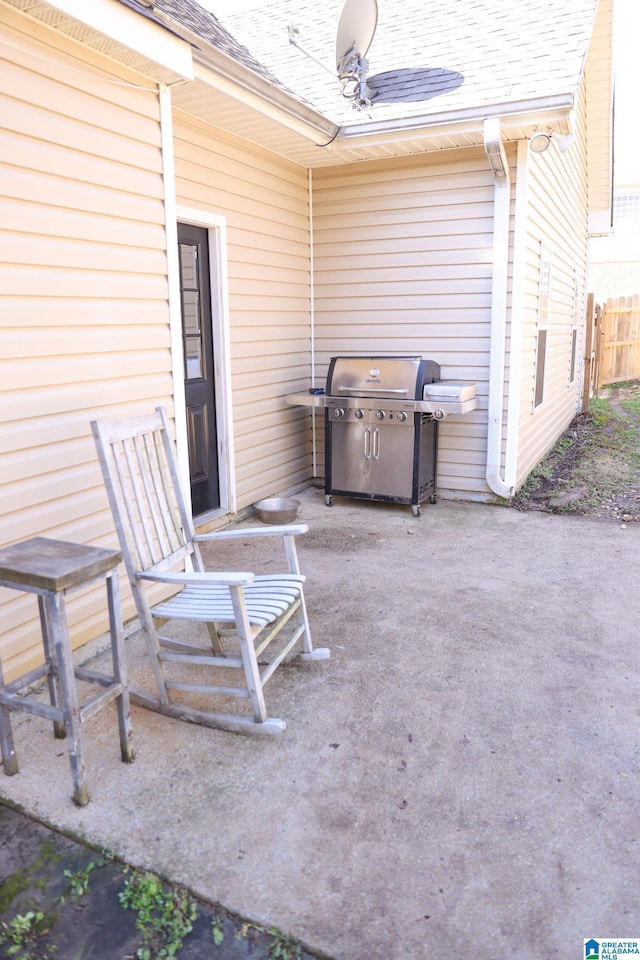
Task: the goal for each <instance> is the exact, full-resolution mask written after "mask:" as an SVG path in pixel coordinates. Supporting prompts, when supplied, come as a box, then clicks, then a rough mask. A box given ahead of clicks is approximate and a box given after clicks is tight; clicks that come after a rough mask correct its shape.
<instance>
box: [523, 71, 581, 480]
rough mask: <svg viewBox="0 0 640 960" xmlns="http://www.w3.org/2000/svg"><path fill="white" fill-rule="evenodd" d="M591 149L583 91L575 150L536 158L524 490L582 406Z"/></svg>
mask: <svg viewBox="0 0 640 960" xmlns="http://www.w3.org/2000/svg"><path fill="white" fill-rule="evenodd" d="M585 150H586V143H585V99H584V86H583V87H582V88H581V90H580V95H579V97H578V104H577V109H576V136H575V140H574V142H573V144H572V146H571V147H570V148H569V150H567V151H566V152H565V153H560V152H559V151H558V150H556V149H555V146H554V145H552V146H551V147H550V148H549V149H548V150H547V151H546V152H545V153H543V154H539V155H536V154H529V163H530V168H529V178H528V180H529V195H528V198H527V204H528V211H529V214H528V219H529V225H528V242H527V251H526V264H525V311H524V324H523V342H522V384H521V388H522V389H521V396H520V443H519V448H518V479H517V483H518V486H520V485H521V484H522V483H523V482H524V481H525V480H526V478H527V476H528V474H529V473H530V471H531V470H532V469H533V468H534V467H535V466H536V464H537V463H539V461H540V460H541V459H542V457H543V456H544V455H545V454H546V453H547V452H548V450H549V449H550V448H551V447H552V446H553V444H554V443H555V441H556V440H557V438H558V437H559V436H560V434H561V433H562V431H563V430H564V429H565V428H566V427H567V426H568V424H569V423H570V422H571V420H572V418H573V417H574V416H575V414H576V412H577V410H578V405H579V401H580V384H581V373H582V357H583V353H584V315H585V309H586V306H585V304H586V296H585V284H586V257H587V250H586V223H587V183H586V175H585V173H584V169H583V163H582V160H583V157H584V153H585ZM541 245H543V246H544V247H545V248H546V249H547V250H548V251H549V253H550V256H551V291H550V302H549V313H548V333H547V357H546V375H545V383H544V398H543V402H542V404H540V405H539V406H538V407H534V404H533V401H534V390H535V359H536V357H535V355H536V336H537V327H538V290H539V280H540V250H541ZM576 278H577V287H578V304H577V316H578V320H579V326H578V342H577V366H576V377H575V380H574V382H573V383H572V382H570V379H569V376H570V362H571V331H572V329H573V324H574V320H575V314H574V306H575V305H574V286H575V282H576Z"/></svg>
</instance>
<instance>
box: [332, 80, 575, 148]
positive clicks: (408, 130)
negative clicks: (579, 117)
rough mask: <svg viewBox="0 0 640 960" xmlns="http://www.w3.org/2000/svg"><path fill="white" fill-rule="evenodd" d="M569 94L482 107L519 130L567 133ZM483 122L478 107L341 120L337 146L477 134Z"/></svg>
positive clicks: (571, 105)
mask: <svg viewBox="0 0 640 960" xmlns="http://www.w3.org/2000/svg"><path fill="white" fill-rule="evenodd" d="M574 100H575V98H574V97H573V95H572V94H568V93H567V94H559V95H558V96H555V97H545V98H544V100H520V101H515V102H509V103H496V104H494V105H492V106H491V107H485V112H484V116H485V119H489V120H495V121H497V122H502V123H503V124H504V123H508V125H509V126H518V127H532V128H535V127H549V128H550V129H555V128H559V130H560V131H561V132H562V133H567V132H568V130H569V123H570V117H571V115H572V112H573V109H574V107H575V102H574ZM483 126H484V124H483V121H482V120H481V119H479V117H478V109H477V107H465V108H463V109H460V110H449V111H443V112H441V113H436V114H417V115H416V116H414V117H398V118H396V119H394V120H362V121H360V122H359V123H349V122H348V120H347V121H343V123H342V126H341V128H340V133H339V136H338V137H337V138H336V146H337V145H339V144H340V143H342V142H343V141H345V140H358V145H360V143H362V145H364V146H366V145H368V144H369V143H370V142H371V143H377V142H379V140H380V138H381V137H382V138H385V139H386V138H388V137H389V136H392V137H393V139H394V140H403V139H415V137H416V135H418V134H421V133H422V134H423V133H431V134H433V135H435V136H447V135H452V134H454V133H465V132H466V133H472V132H473V131H477V132H480V131H481V130H482V129H483Z"/></svg>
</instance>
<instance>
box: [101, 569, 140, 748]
mask: <svg viewBox="0 0 640 960" xmlns="http://www.w3.org/2000/svg"><path fill="white" fill-rule="evenodd" d="M107 599H108V603H109V625H110V628H111V659H112V662H113V677H114V679H115V680H116V682H117V683H120V684H121V685H122V693H121V694H120V695H119V696H118V697H116V703H117V708H118V725H119V727H120V754H121V756H122V760H123V762H124V763H133V761H134V759H135V755H136V751H135V747H134V744H133V730H132V728H131V705H130V700H129V681H128V677H127V660H126V654H125V649H124V638H123V635H122V610H121V607H120V581H119V580H118V571H117V569H116V570H113V571H112V572H111V574H110V575H109V576H107Z"/></svg>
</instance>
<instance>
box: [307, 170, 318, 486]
mask: <svg viewBox="0 0 640 960" xmlns="http://www.w3.org/2000/svg"><path fill="white" fill-rule="evenodd" d="M307 183H308V187H307V190H308V194H309V196H308V203H309V297H310V301H311V302H310V304H309V332H310V336H311V386H312V387H315V385H316V292H315V278H314V258H313V171H312V170H311V168H309V170H308V172H307ZM311 456H312V461H311V471H312V477H313V479H314V480H315V478H316V477H317V476H318V443H317V436H316V411H315V407H311Z"/></svg>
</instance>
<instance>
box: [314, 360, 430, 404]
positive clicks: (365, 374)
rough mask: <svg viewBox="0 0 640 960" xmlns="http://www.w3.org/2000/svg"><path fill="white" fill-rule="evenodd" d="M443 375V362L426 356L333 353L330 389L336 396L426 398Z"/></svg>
mask: <svg viewBox="0 0 640 960" xmlns="http://www.w3.org/2000/svg"><path fill="white" fill-rule="evenodd" d="M439 379H440V366H439V364H437V363H436V362H435V361H434V360H425V359H423V357H419V356H411V357H332V358H331V362H330V364H329V371H328V374H327V387H326V392H327V394H328V395H329V396H334V397H379V398H389V399H391V398H394V399H397V400H402V399H407V400H416V399H419V400H421V399H422V395H423V390H424V386H425V384H427V383H433V382H435V381H436V380H439Z"/></svg>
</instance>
